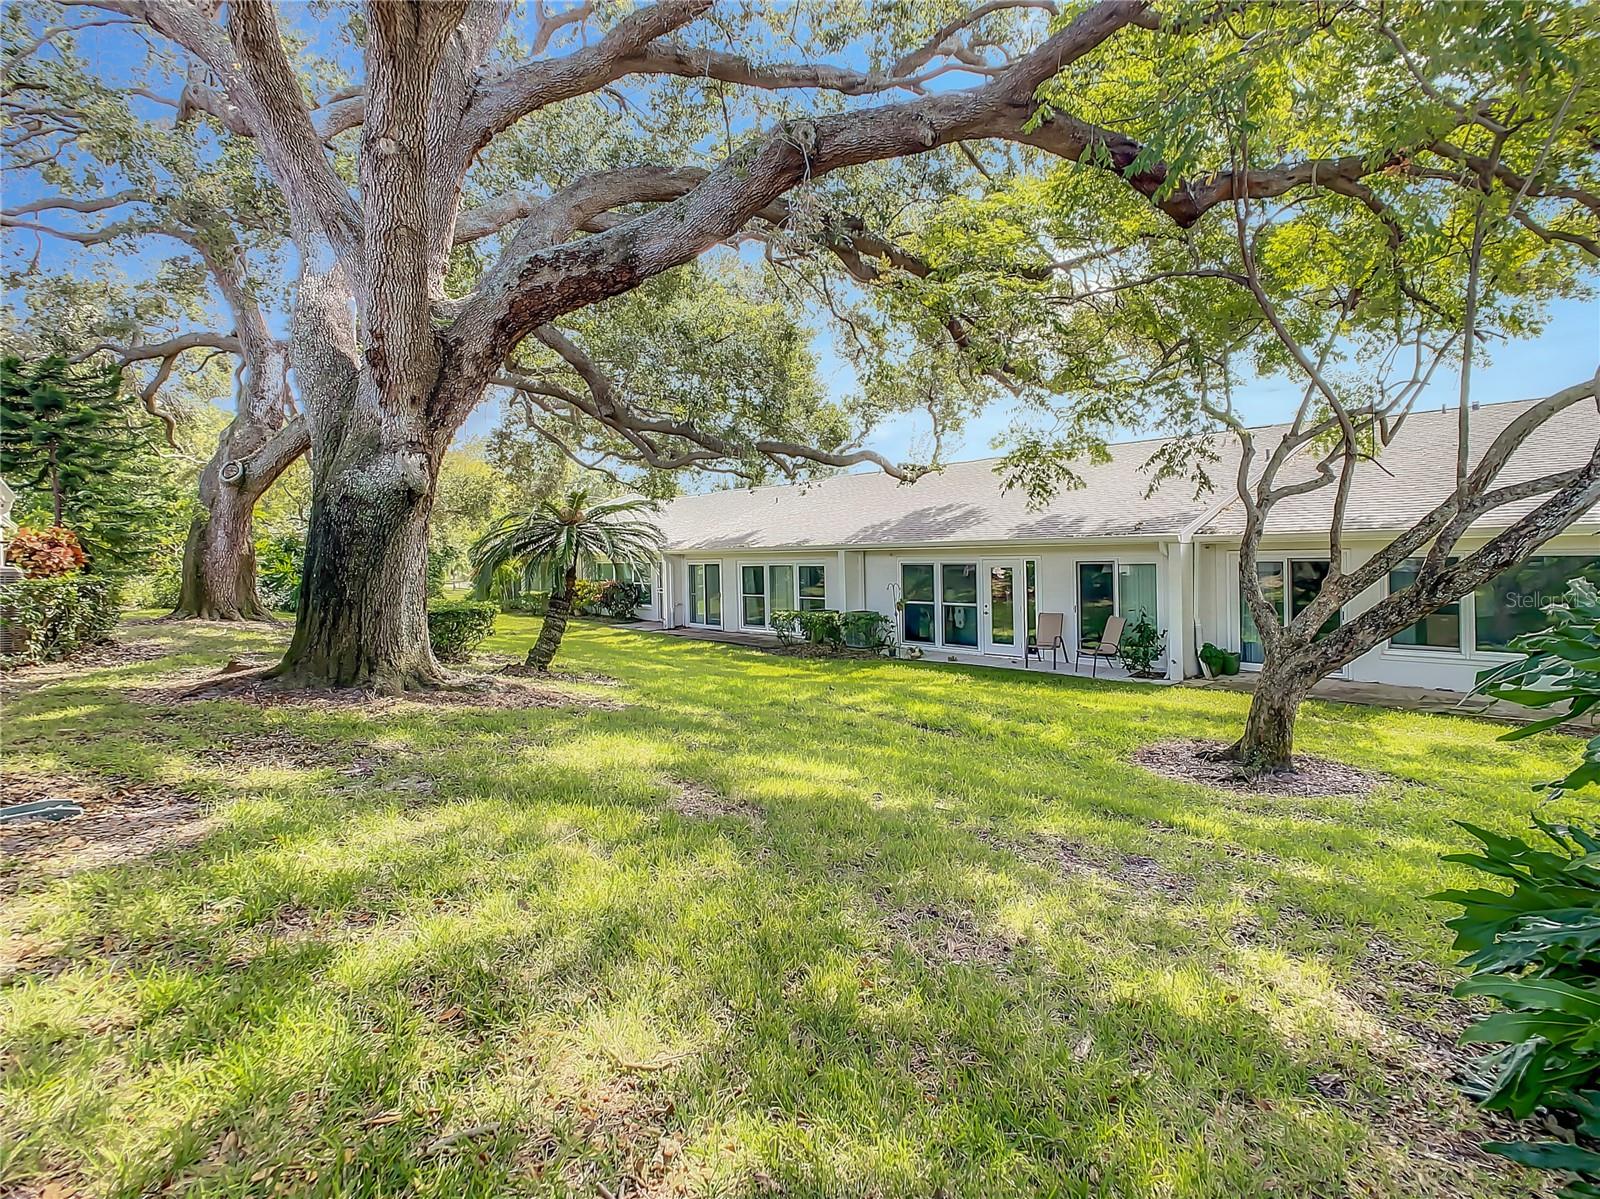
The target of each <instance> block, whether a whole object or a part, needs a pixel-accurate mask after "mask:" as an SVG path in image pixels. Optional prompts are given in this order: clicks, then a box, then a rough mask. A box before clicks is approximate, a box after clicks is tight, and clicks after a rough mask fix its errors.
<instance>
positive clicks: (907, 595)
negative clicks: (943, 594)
mask: <svg viewBox="0 0 1600 1199" xmlns="http://www.w3.org/2000/svg"><path fill="white" fill-rule="evenodd" d="M900 598H901V599H902V600H903V601H904V603H905V611H904V612H903V613H902V623H903V625H904V629H903V631H902V633H901V636H903V637H904V638H905V639H906V640H907V641H917V642H921V643H922V644H923V645H932V644H933V566H932V564H931V563H917V564H912V563H910V562H905V563H902V564H901V566H900Z"/></svg>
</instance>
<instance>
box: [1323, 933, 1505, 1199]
mask: <svg viewBox="0 0 1600 1199" xmlns="http://www.w3.org/2000/svg"><path fill="white" fill-rule="evenodd" d="M1339 990H1340V993H1341V994H1342V995H1343V996H1344V998H1345V999H1346V1000H1347V1001H1348V1002H1350V1003H1351V1004H1353V1005H1354V1006H1356V1007H1358V1008H1360V1009H1361V1010H1362V1012H1364V1013H1365V1014H1366V1016H1367V1017H1368V1018H1370V1019H1371V1021H1372V1022H1373V1023H1374V1024H1375V1025H1377V1027H1378V1029H1379V1031H1380V1033H1381V1039H1380V1040H1379V1042H1378V1043H1377V1045H1376V1046H1375V1052H1374V1058H1375V1060H1376V1062H1377V1064H1378V1066H1379V1069H1381V1070H1382V1072H1383V1075H1384V1079H1385V1082H1386V1084H1387V1089H1388V1091H1389V1096H1388V1097H1387V1098H1386V1099H1384V1100H1379V1101H1377V1102H1376V1103H1374V1102H1373V1101H1372V1100H1371V1099H1370V1098H1368V1099H1366V1100H1365V1101H1363V1100H1362V1099H1361V1098H1360V1097H1356V1096H1348V1095H1345V1094H1340V1095H1336V1096H1330V1098H1332V1099H1334V1100H1335V1101H1337V1102H1339V1103H1340V1104H1341V1106H1347V1107H1352V1108H1361V1109H1363V1114H1364V1116H1366V1121H1365V1122H1367V1123H1369V1124H1371V1125H1372V1126H1373V1127H1374V1128H1375V1129H1376V1130H1377V1132H1378V1134H1379V1135H1380V1136H1382V1137H1384V1138H1385V1139H1386V1140H1388V1141H1390V1142H1392V1143H1393V1144H1394V1145H1395V1146H1396V1147H1397V1148H1401V1149H1404V1148H1406V1147H1407V1146H1411V1147H1414V1146H1416V1145H1421V1144H1427V1145H1431V1146H1432V1155H1433V1156H1434V1157H1435V1158H1436V1159H1438V1160H1442V1161H1447V1162H1451V1163H1455V1164H1456V1165H1459V1166H1463V1167H1466V1166H1472V1167H1480V1168H1481V1167H1483V1166H1486V1165H1492V1166H1499V1165H1500V1164H1501V1159H1498V1158H1495V1157H1492V1156H1490V1155H1489V1154H1486V1153H1485V1152H1484V1151H1483V1150H1482V1149H1481V1148H1480V1147H1479V1146H1480V1145H1481V1143H1482V1142H1484V1141H1504V1140H1517V1139H1519V1138H1520V1137H1522V1136H1524V1135H1526V1131H1527V1130H1526V1128H1525V1127H1519V1126H1518V1125H1517V1124H1516V1123H1515V1122H1514V1121H1512V1120H1509V1119H1507V1118H1505V1117H1504V1116H1501V1115H1499V1114H1498V1113H1494V1112H1483V1111H1480V1110H1478V1109H1477V1108H1475V1107H1473V1106H1472V1104H1471V1103H1470V1102H1469V1101H1468V1100H1467V1099H1466V1098H1465V1097H1464V1096H1463V1095H1462V1094H1461V1092H1460V1090H1459V1089H1458V1085H1457V1084H1458V1083H1460V1082H1461V1081H1462V1079H1463V1077H1464V1076H1465V1075H1466V1074H1467V1073H1468V1072H1469V1070H1470V1068H1471V1066H1472V1063H1473V1060H1474V1058H1475V1056H1476V1055H1475V1054H1474V1053H1473V1052H1471V1051H1469V1050H1468V1049H1466V1048H1465V1047H1463V1046H1461V1045H1459V1044H1457V1038H1458V1037H1459V1036H1460V1035H1461V1033H1462V1032H1463V1031H1464V1030H1465V1029H1466V1027H1467V1025H1468V1024H1470V1023H1471V1022H1472V1020H1473V1018H1474V1013H1473V1011H1472V1009H1471V1008H1470V1007H1468V1006H1467V1005H1466V1004H1465V1003H1462V1002H1461V1001H1459V1000H1457V999H1454V998H1452V997H1451V996H1450V984H1449V981H1448V980H1447V979H1445V978H1444V977H1442V976H1441V975H1440V973H1439V971H1438V970H1437V969H1435V968H1434V967H1433V966H1432V965H1430V964H1429V963H1427V962H1422V961H1418V960H1416V959H1415V958H1412V957H1410V956H1408V955H1407V954H1405V953H1403V952H1402V951H1401V950H1399V949H1398V948H1397V947H1396V946H1394V945H1393V944H1391V943H1390V942H1389V941H1387V940H1386V939H1384V938H1383V937H1373V938H1372V941H1371V944H1370V945H1369V946H1368V948H1367V949H1366V951H1365V952H1364V953H1362V955H1361V956H1360V957H1359V958H1357V959H1356V962H1355V977H1354V978H1353V979H1352V980H1351V981H1350V982H1348V983H1345V984H1343V985H1342V986H1341V987H1340V988H1339ZM1425 1015H1427V1016H1431V1019H1429V1018H1425ZM1312 1081H1313V1085H1314V1086H1315V1082H1316V1080H1315V1079H1313V1080H1312ZM1373 1117H1376V1118H1373ZM1466 1177H1467V1175H1465V1174H1464V1175H1463V1179H1464V1180H1465V1178H1466ZM1463 1193H1465V1192H1463Z"/></svg>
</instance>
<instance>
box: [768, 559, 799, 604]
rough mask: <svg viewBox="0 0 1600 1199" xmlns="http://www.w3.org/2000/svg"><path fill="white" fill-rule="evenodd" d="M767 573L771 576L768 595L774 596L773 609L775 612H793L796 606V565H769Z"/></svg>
mask: <svg viewBox="0 0 1600 1199" xmlns="http://www.w3.org/2000/svg"><path fill="white" fill-rule="evenodd" d="M767 573H768V575H769V576H770V578H771V589H770V590H769V591H768V593H767V594H768V595H770V596H771V597H772V610H773V611H774V612H793V611H795V606H794V567H792V566H769V567H767Z"/></svg>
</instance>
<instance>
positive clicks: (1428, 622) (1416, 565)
mask: <svg viewBox="0 0 1600 1199" xmlns="http://www.w3.org/2000/svg"><path fill="white" fill-rule="evenodd" d="M1421 569H1422V559H1421V558H1410V559H1407V560H1406V561H1404V562H1402V563H1400V565H1399V566H1397V567H1395V568H1394V569H1393V570H1391V571H1390V572H1389V593H1390V594H1391V595H1393V594H1394V593H1395V592H1396V591H1403V590H1404V589H1405V588H1407V587H1409V586H1411V584H1413V583H1415V582H1416V581H1417V571H1419V570H1421ZM1389 644H1390V645H1402V646H1406V647H1408V648H1410V649H1445V650H1459V649H1460V648H1461V605H1460V604H1459V603H1455V604H1445V605H1444V607H1442V608H1440V609H1439V610H1438V611H1437V612H1434V613H1433V614H1432V615H1430V616H1424V617H1423V618H1422V619H1421V620H1419V621H1417V623H1416V624H1414V625H1412V626H1411V627H1410V628H1409V629H1401V630H1400V631H1399V632H1398V633H1396V634H1395V635H1394V636H1393V637H1391V638H1389Z"/></svg>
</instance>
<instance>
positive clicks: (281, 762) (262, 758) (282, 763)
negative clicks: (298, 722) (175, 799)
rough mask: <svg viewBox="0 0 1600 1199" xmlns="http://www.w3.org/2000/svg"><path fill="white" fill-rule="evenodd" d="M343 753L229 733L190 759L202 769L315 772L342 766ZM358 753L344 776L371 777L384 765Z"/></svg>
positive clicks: (282, 738) (305, 742)
mask: <svg viewBox="0 0 1600 1199" xmlns="http://www.w3.org/2000/svg"><path fill="white" fill-rule="evenodd" d="M342 750H343V747H342V746H337V745H330V744H328V743H326V742H319V741H312V740H309V739H308V738H305V737H296V736H293V735H290V734H287V733H232V734H229V736H228V738H227V740H225V741H223V742H221V743H220V744H216V745H206V746H202V747H201V748H199V749H196V750H194V751H193V756H194V759H195V761H197V762H199V763H201V764H202V765H205V766H220V767H225V768H228V769H234V770H238V769H243V770H259V769H268V770H280V769H282V770H314V769H316V768H317V767H320V766H332V765H334V764H336V763H339V762H343V761H344V760H345V754H344V753H343V752H342ZM361 753H362V756H361V757H358V758H356V759H355V760H354V761H353V762H351V763H350V765H349V766H347V767H346V768H345V770H344V772H343V773H347V774H370V773H371V772H372V768H373V767H374V766H376V765H380V764H381V763H382V762H383V756H382V755H379V754H378V753H377V752H376V751H374V750H371V749H365V748H364V749H363V750H362V751H361Z"/></svg>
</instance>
